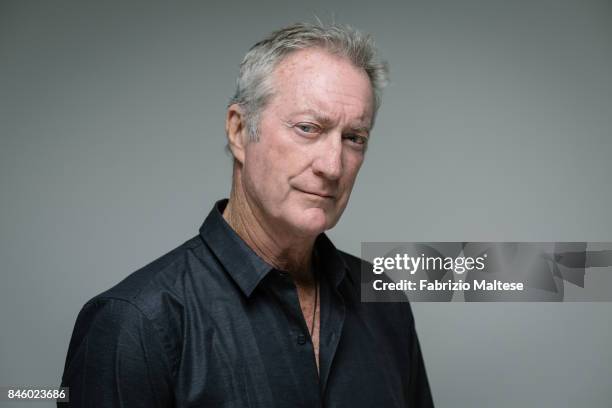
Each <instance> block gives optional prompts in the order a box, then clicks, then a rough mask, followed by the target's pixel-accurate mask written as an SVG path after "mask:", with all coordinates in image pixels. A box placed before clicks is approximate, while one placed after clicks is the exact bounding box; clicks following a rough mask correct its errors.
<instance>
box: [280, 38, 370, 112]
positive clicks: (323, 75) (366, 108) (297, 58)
mask: <svg viewBox="0 0 612 408" xmlns="http://www.w3.org/2000/svg"><path fill="white" fill-rule="evenodd" d="M273 87H274V99H275V100H276V104H275V105H277V107H280V108H283V109H284V110H291V109H312V110H319V111H323V112H326V113H327V114H330V115H343V116H345V117H350V119H355V118H357V119H363V120H366V119H367V120H370V119H371V116H372V113H373V98H374V95H373V90H372V84H371V82H370V78H369V77H368V75H367V73H366V72H365V70H363V69H361V68H358V67H356V66H354V65H353V64H352V62H351V61H350V60H348V59H347V58H345V57H342V56H338V55H334V54H331V53H329V52H327V51H325V50H323V49H320V48H308V49H304V50H298V51H295V52H293V53H291V54H289V55H288V56H286V57H285V58H284V59H283V60H282V61H281V62H280V63H279V64H278V65H277V67H276V68H275V70H274V73H273Z"/></svg>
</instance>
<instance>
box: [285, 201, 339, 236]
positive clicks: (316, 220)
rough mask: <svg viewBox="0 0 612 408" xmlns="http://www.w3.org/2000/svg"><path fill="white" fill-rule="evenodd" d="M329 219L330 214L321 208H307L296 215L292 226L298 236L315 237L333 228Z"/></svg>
mask: <svg viewBox="0 0 612 408" xmlns="http://www.w3.org/2000/svg"><path fill="white" fill-rule="evenodd" d="M330 218H331V217H330V214H328V213H327V212H326V211H325V210H323V209H321V208H308V209H306V210H303V211H301V212H300V213H299V214H296V218H295V222H293V223H292V224H293V225H294V226H295V227H296V230H298V231H299V233H300V235H305V236H317V235H319V234H320V233H322V232H323V231H326V230H328V229H330V228H331V227H333V225H334V224H335V222H334V223H332V222H330Z"/></svg>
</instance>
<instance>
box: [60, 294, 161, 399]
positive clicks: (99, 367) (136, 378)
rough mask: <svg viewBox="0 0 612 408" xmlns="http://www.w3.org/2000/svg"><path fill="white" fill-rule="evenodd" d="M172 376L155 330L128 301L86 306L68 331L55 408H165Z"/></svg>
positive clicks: (95, 302) (106, 300) (98, 302)
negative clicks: (62, 393) (62, 396)
mask: <svg viewBox="0 0 612 408" xmlns="http://www.w3.org/2000/svg"><path fill="white" fill-rule="evenodd" d="M171 384H172V375H171V370H170V365H169V363H168V359H167V357H166V354H165V351H164V348H163V345H162V342H161V340H160V333H159V331H158V330H157V329H156V328H155V327H154V326H153V323H152V322H151V321H150V320H149V319H147V318H146V316H144V314H143V313H142V312H141V311H140V310H139V309H137V308H136V307H135V306H134V305H132V304H131V303H129V302H127V301H125V300H119V299H99V300H96V301H92V302H90V303H88V304H86V305H85V306H84V307H83V309H82V310H81V312H80V313H79V316H78V317H77V322H76V324H75V327H74V331H73V334H72V338H71V340H70V346H69V348H68V355H67V357H66V364H65V367H64V374H63V376H62V386H63V387H69V399H70V402H68V403H58V407H130V408H131V407H171V406H173V396H172V386H171Z"/></svg>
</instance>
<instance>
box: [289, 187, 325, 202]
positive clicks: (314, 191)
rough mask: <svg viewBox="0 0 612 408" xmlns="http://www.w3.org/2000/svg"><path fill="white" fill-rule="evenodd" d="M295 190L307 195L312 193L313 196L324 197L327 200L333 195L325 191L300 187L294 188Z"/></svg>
mask: <svg viewBox="0 0 612 408" xmlns="http://www.w3.org/2000/svg"><path fill="white" fill-rule="evenodd" d="M296 190H298V191H300V192H302V193H304V194H309V195H313V196H318V197H321V198H326V199H329V200H333V199H334V195H333V194H331V193H329V192H326V191H316V190H305V189H301V188H296Z"/></svg>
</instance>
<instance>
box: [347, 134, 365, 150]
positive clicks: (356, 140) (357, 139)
mask: <svg viewBox="0 0 612 408" xmlns="http://www.w3.org/2000/svg"><path fill="white" fill-rule="evenodd" d="M343 139H344V140H348V141H349V142H350V143H351V144H354V145H357V146H360V147H365V146H366V145H367V144H368V138H367V136H361V135H356V134H348V135H344V136H343Z"/></svg>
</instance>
